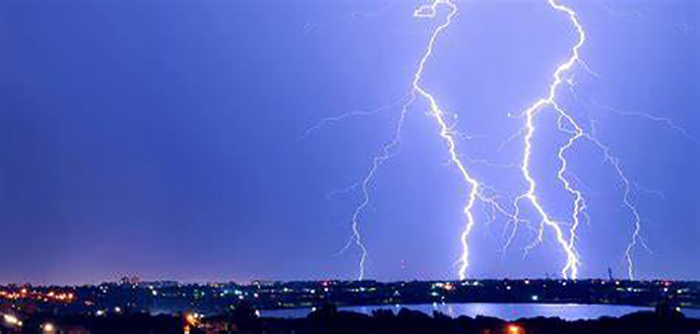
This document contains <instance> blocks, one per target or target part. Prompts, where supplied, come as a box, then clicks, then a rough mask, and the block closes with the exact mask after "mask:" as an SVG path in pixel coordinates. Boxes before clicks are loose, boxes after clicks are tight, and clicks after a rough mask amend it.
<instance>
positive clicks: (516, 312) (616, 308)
mask: <svg viewBox="0 0 700 334" xmlns="http://www.w3.org/2000/svg"><path fill="white" fill-rule="evenodd" d="M401 307H405V308H407V309H410V310H415V311H421V312H423V313H426V314H432V313H433V311H440V312H442V313H444V314H447V315H449V316H452V317H457V316H460V315H466V316H470V317H475V316H477V315H484V316H491V317H497V318H500V319H504V320H516V319H518V318H533V317H538V316H544V317H559V318H562V319H566V320H584V319H597V318H600V317H602V316H610V317H619V316H622V315H625V314H629V313H632V312H637V311H651V310H653V308H649V307H638V306H621V305H582V304H492V303H468V304H421V305H401V306H391V305H383V306H351V307H341V308H340V310H343V311H353V312H360V313H365V314H371V313H372V311H374V310H378V309H391V310H394V311H395V312H398V310H399V309H401ZM310 311H311V309H308V308H298V309H286V310H265V311H260V315H261V316H263V317H278V318H303V317H306V315H307V314H309V312H310ZM683 313H684V314H685V315H686V316H688V317H692V318H700V310H697V309H684V310H683Z"/></svg>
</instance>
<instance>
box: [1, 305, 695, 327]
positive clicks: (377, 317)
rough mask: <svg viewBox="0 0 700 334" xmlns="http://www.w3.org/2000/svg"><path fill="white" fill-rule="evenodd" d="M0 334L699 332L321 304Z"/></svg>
mask: <svg viewBox="0 0 700 334" xmlns="http://www.w3.org/2000/svg"><path fill="white" fill-rule="evenodd" d="M3 320H4V321H3V324H2V326H0V333H1V334H6V333H8V334H9V333H13V334H14V333H45V334H59V333H60V334H87V333H94V334H170V333H173V334H174V333H178V334H181V333H189V334H205V333H207V334H209V333H212V334H213V333H249V334H258V333H259V334H262V333H266V334H305V333H308V334H375V333H376V334H394V333H396V334H452V333H454V334H457V333H460V334H545V333H546V334H558V333H561V334H578V333H582V334H583V333H586V334H608V333H610V334H627V333H630V334H644V333H649V334H652V333H653V334H698V333H700V319H691V318H686V317H685V316H684V315H683V314H681V313H679V312H676V311H674V310H672V309H671V308H666V309H665V308H663V307H661V308H658V309H657V311H656V312H638V313H633V314H629V315H626V316H623V317H620V318H606V317H603V318H600V319H598V320H581V321H565V320H561V319H559V318H532V319H520V320H517V321H514V322H507V321H504V320H500V319H497V318H490V317H476V318H470V317H466V316H461V317H458V318H451V317H448V316H446V315H443V314H441V313H434V314H433V315H432V316H429V315H426V314H424V313H421V312H417V311H411V310H408V309H402V310H401V311H400V312H398V313H397V314H395V313H393V312H391V311H388V310H387V311H383V310H382V311H377V312H375V313H373V314H372V315H366V314H360V313H353V312H343V311H338V310H337V309H336V308H335V307H334V306H330V305H329V306H325V307H322V308H321V309H319V310H317V311H315V312H313V313H311V314H309V316H308V317H306V318H301V319H273V318H259V317H257V316H256V312H255V310H254V309H253V308H250V307H239V308H237V309H236V310H233V311H231V312H230V313H228V314H226V315H221V316H216V317H202V316H200V315H197V314H183V315H178V316H174V315H161V316H150V315H147V314H122V315H107V316H101V317H100V316H79V315H73V316H62V317H55V316H54V317H52V316H47V315H42V314H34V315H31V316H28V317H26V318H23V319H22V318H19V317H17V318H7V317H5V319H3Z"/></svg>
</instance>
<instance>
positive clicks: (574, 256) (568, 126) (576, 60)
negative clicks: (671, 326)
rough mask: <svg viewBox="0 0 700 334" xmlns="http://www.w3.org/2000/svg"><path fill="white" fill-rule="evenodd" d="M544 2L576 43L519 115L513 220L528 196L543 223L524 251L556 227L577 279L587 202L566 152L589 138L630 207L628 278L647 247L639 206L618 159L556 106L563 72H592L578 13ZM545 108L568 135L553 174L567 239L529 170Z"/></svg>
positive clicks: (567, 274)
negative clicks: (522, 184) (518, 184)
mask: <svg viewBox="0 0 700 334" xmlns="http://www.w3.org/2000/svg"><path fill="white" fill-rule="evenodd" d="M548 4H549V6H550V7H552V8H553V9H554V10H556V11H559V12H561V13H564V14H565V15H566V16H567V17H568V19H569V22H570V23H571V24H572V26H573V27H574V30H575V31H576V33H577V36H578V38H577V42H576V43H575V44H574V46H573V47H572V48H571V51H570V56H569V58H567V59H566V60H565V61H564V62H563V63H561V64H559V66H558V67H557V69H556V71H555V72H554V74H553V75H552V79H553V80H552V83H551V84H550V86H549V90H548V94H547V95H546V96H545V97H543V98H540V99H539V100H537V101H536V102H535V103H533V104H532V105H531V106H530V107H529V108H527V109H526V110H525V111H524V112H523V115H524V117H525V130H524V154H523V162H522V165H521V171H522V175H523V177H524V178H525V180H526V182H527V184H528V188H527V191H526V192H525V193H523V194H521V195H520V196H518V197H517V198H516V200H515V207H516V214H515V216H516V219H515V220H514V221H515V222H516V223H517V222H518V221H520V219H519V214H520V205H519V202H520V201H522V200H527V201H528V202H529V203H530V204H531V205H532V206H533V207H534V208H535V210H536V211H537V213H538V214H539V216H540V217H541V219H542V220H541V224H540V229H539V233H538V236H537V239H536V240H535V242H534V243H533V244H531V245H530V246H528V247H527V248H526V252H527V251H529V250H530V249H532V248H533V247H535V246H536V245H537V244H539V243H541V242H542V241H543V237H544V229H545V227H549V228H551V229H552V231H554V233H555V236H556V241H557V243H558V244H559V246H560V247H561V248H562V250H563V251H564V253H565V254H566V265H565V266H564V267H563V269H562V270H561V274H562V276H563V277H564V278H570V279H576V278H577V277H578V271H579V266H580V264H581V260H580V257H579V255H578V252H577V250H576V239H577V229H578V227H579V225H580V222H581V217H582V216H585V212H584V211H585V209H586V201H585V197H584V195H583V193H582V191H581V190H579V189H578V188H576V186H575V185H574V183H573V182H572V181H571V180H570V179H569V176H571V172H570V171H569V170H568V166H569V162H568V160H567V154H568V152H569V151H571V150H572V148H573V147H574V145H575V144H576V142H578V141H579V140H588V141H589V142H591V143H593V144H594V145H595V146H596V147H597V148H598V149H599V150H600V151H601V152H602V154H603V156H604V160H605V161H606V162H608V163H609V164H610V165H611V166H612V167H613V169H614V171H615V173H616V175H617V177H618V179H619V180H620V181H621V183H622V187H623V196H622V201H623V204H624V206H625V207H626V208H627V209H628V211H629V212H630V214H631V215H632V224H633V232H632V236H631V238H630V242H629V244H628V245H627V247H626V249H625V255H624V258H625V260H626V262H627V270H628V277H629V278H630V279H634V272H635V264H634V260H633V256H632V253H633V251H634V249H635V247H636V246H637V245H638V244H641V245H642V246H644V248H646V249H647V250H648V249H649V248H648V247H647V245H646V243H645V242H644V239H643V238H642V235H641V230H642V219H641V215H640V213H639V210H638V209H637V207H636V205H635V203H634V201H633V199H632V192H633V189H632V188H633V184H632V182H631V181H630V179H629V178H628V176H627V175H626V173H625V172H624V170H623V168H622V166H621V163H620V161H619V159H618V158H617V157H616V156H615V155H614V154H613V153H612V151H611V149H610V148H609V147H608V146H607V145H605V144H604V143H603V142H601V141H600V140H599V139H598V138H596V137H595V136H594V135H593V134H591V133H587V132H585V131H584V130H583V128H582V126H580V125H579V123H577V121H576V120H575V119H574V117H573V116H571V114H569V113H568V112H567V111H566V110H565V109H564V108H563V107H562V106H560V105H559V104H558V103H557V91H558V90H559V88H560V87H561V86H562V85H563V84H569V85H571V83H570V82H569V80H567V79H565V78H564V76H565V75H566V74H568V73H569V72H571V70H572V69H573V68H574V66H575V65H576V64H580V65H581V66H582V67H583V68H584V69H585V70H587V71H588V72H591V71H590V70H589V69H588V67H587V66H586V64H585V62H583V60H582V59H581V56H580V49H581V48H582V47H583V45H584V44H585V42H586V32H585V30H584V28H583V25H582V24H581V22H580V21H579V19H578V14H577V13H576V12H575V11H574V10H573V9H571V8H570V7H567V6H565V5H562V4H560V3H558V2H557V1H556V0H548ZM546 107H549V108H552V109H553V110H554V111H556V112H557V114H558V118H557V128H558V129H559V130H560V131H562V132H564V133H566V134H568V135H569V138H568V140H567V141H566V143H565V144H564V145H562V146H561V147H559V150H558V153H557V159H558V161H559V165H560V167H559V170H558V172H557V179H558V180H559V182H560V183H561V184H562V186H563V188H564V189H565V190H566V191H567V192H568V193H569V195H570V196H571V197H572V198H573V201H572V206H573V208H572V214H571V217H570V222H569V224H570V228H569V231H568V233H569V237H568V240H567V238H566V236H565V234H564V231H563V229H562V227H561V225H562V223H561V222H557V221H554V220H553V219H552V218H551V216H550V215H549V214H548V213H547V212H546V211H545V210H544V207H543V205H542V204H541V202H540V200H539V198H538V197H537V194H536V190H537V182H536V181H535V179H534V178H533V177H532V174H531V171H530V162H531V159H532V158H531V155H532V149H533V144H532V139H533V137H534V134H535V131H536V127H535V124H534V121H535V118H536V116H537V114H538V113H539V112H540V111H541V110H542V109H544V108H546ZM627 114H628V115H632V116H640V117H644V118H647V119H650V120H652V121H656V122H662V123H665V124H666V125H668V126H669V127H671V128H673V129H674V130H677V131H679V132H681V133H682V134H683V135H685V136H686V137H689V136H688V135H687V133H686V132H685V130H683V129H682V128H680V127H678V126H676V125H675V124H674V123H673V122H672V121H671V120H669V119H665V118H660V117H654V116H651V115H648V114H643V113H631V112H630V113H627ZM514 234H515V229H514V230H513V233H512V234H511V237H510V239H509V240H508V242H507V243H506V246H507V245H508V244H509V243H510V242H511V240H512V238H513V236H514Z"/></svg>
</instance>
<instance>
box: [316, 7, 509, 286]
mask: <svg viewBox="0 0 700 334" xmlns="http://www.w3.org/2000/svg"><path fill="white" fill-rule="evenodd" d="M441 6H444V7H446V8H447V9H448V11H449V12H448V14H447V16H446V18H445V20H444V21H443V22H442V23H441V24H440V25H438V26H437V27H436V28H435V29H434V30H433V31H432V34H431V35H430V39H429V41H428V44H427V46H426V48H425V52H424V53H423V56H422V57H421V59H420V61H419V63H418V68H417V70H416V72H415V73H414V75H413V81H412V83H411V92H410V93H409V95H408V96H409V97H408V99H407V100H406V101H405V103H404V104H403V105H402V107H401V113H400V117H399V120H398V121H397V123H396V127H395V131H394V136H393V138H392V140H391V141H389V142H388V143H386V144H385V145H384V146H383V147H382V149H381V152H380V154H379V155H377V156H375V157H374V158H373V160H372V166H371V168H370V170H369V172H368V173H367V174H366V175H365V177H364V179H363V181H362V182H361V183H360V189H361V194H362V195H361V196H362V200H361V202H360V204H359V205H358V206H357V207H356V208H355V211H354V212H353V215H352V219H351V226H352V238H351V240H350V242H349V243H348V244H347V245H346V247H345V248H344V249H343V251H344V250H346V249H347V248H348V247H349V246H350V245H351V244H352V243H354V244H355V245H356V246H357V247H358V248H359V249H360V261H359V275H358V279H359V280H362V279H364V278H365V274H366V263H367V258H368V251H367V247H366V246H365V245H364V244H363V242H362V235H361V233H360V228H359V224H360V218H361V216H362V214H363V213H364V211H365V210H366V209H367V207H368V205H369V203H370V189H369V188H370V186H371V184H372V182H373V180H374V179H375V177H376V175H377V171H378V170H379V168H380V167H381V166H382V165H383V164H384V163H385V162H386V161H387V160H388V159H390V158H391V157H392V156H393V155H395V154H396V151H397V150H398V148H399V146H400V143H401V131H402V129H403V124H404V121H405V117H406V114H407V112H408V109H409V107H410V106H411V105H412V104H413V102H415V101H416V99H417V98H418V97H421V98H423V99H425V100H426V101H427V102H428V104H429V107H430V116H432V117H433V118H434V119H435V121H436V122H437V125H438V129H439V136H440V138H441V139H443V140H444V141H445V143H446V144H447V148H448V154H449V159H450V163H452V164H454V165H455V166H456V167H457V169H458V170H459V173H460V175H461V177H462V178H463V180H464V182H465V183H466V184H467V185H468V187H469V194H468V198H467V202H466V204H465V206H464V208H463V212H464V215H465V216H466V220H467V221H466V224H465V227H464V230H463V232H462V234H461V238H460V240H461V244H462V255H461V256H460V259H459V277H460V279H464V278H466V271H467V268H468V267H469V255H470V248H469V236H470V234H471V232H472V229H473V227H474V224H475V217H474V213H473V209H474V206H475V204H476V203H477V202H482V203H484V204H486V205H488V206H490V207H491V209H492V212H494V213H495V212H498V213H500V214H502V215H504V216H506V217H509V218H511V219H515V216H513V215H512V214H510V213H508V212H507V211H506V210H505V209H503V208H502V207H501V206H500V205H499V204H498V203H497V202H496V197H495V196H490V195H487V193H486V191H487V190H488V188H486V187H485V186H484V185H483V184H482V183H480V182H479V181H478V180H477V179H476V178H474V177H473V176H472V175H471V174H470V173H469V171H468V170H467V167H466V166H465V163H464V162H463V161H462V159H461V158H460V157H459V154H458V153H457V143H456V142H457V140H456V139H455V138H456V135H457V134H456V133H455V132H453V130H452V129H451V127H450V125H449V124H448V122H447V120H446V119H447V117H446V113H445V112H444V111H443V110H442V109H441V108H440V107H439V105H438V102H437V100H436V99H435V97H434V96H433V95H432V94H430V93H429V92H428V91H427V90H426V89H425V88H424V87H423V86H421V80H422V78H423V73H424V72H425V68H426V64H427V62H428V60H429V59H430V58H431V57H432V55H433V51H434V47H435V44H436V42H437V40H438V38H439V37H440V35H441V33H442V32H443V31H444V30H445V29H447V28H448V27H449V26H450V24H452V20H453V19H454V17H455V15H457V6H456V5H455V4H454V3H453V2H452V1H451V0H434V1H433V2H432V3H431V4H428V5H422V6H420V7H418V8H417V9H416V10H415V11H414V14H413V16H414V17H415V18H422V19H433V18H435V16H436V15H437V11H438V8H439V7H441ZM349 116H353V115H347V116H340V117H341V118H337V119H336V118H334V119H332V120H331V121H336V120H342V118H345V117H349ZM322 125H323V124H321V126H322ZM317 128H318V127H316V128H313V129H312V131H313V130H315V129H317ZM341 252H342V251H341Z"/></svg>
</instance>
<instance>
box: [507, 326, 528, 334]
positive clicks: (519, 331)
mask: <svg viewBox="0 0 700 334" xmlns="http://www.w3.org/2000/svg"><path fill="white" fill-rule="evenodd" d="M508 334H525V330H524V329H523V328H522V327H520V326H518V325H514V324H511V325H508Z"/></svg>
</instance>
